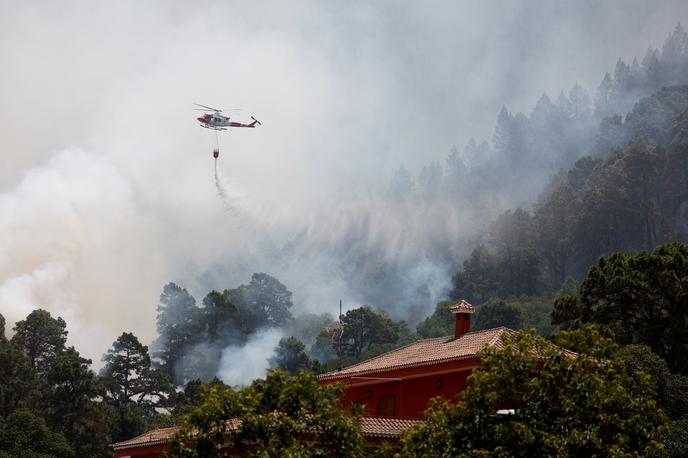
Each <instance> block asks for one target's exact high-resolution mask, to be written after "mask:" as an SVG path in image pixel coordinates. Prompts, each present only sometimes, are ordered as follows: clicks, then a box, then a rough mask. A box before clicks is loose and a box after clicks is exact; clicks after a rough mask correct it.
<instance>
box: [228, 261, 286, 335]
mask: <svg viewBox="0 0 688 458" xmlns="http://www.w3.org/2000/svg"><path fill="white" fill-rule="evenodd" d="M225 293H226V296H227V298H228V299H229V300H230V301H231V302H233V303H234V304H236V305H238V306H239V307H240V308H242V309H248V310H251V311H252V312H253V313H255V314H256V315H258V318H259V322H260V323H261V325H268V326H276V327H281V326H284V325H285V324H287V322H288V321H289V320H290V319H291V312H290V310H289V309H290V308H291V307H292V305H293V304H292V301H291V296H292V293H291V291H289V290H288V289H287V287H286V286H284V285H283V284H282V283H281V282H280V281H279V280H277V279H276V278H275V277H272V276H270V275H268V274H265V273H254V274H253V275H252V276H251V281H250V283H249V284H248V285H241V286H239V287H238V288H236V289H234V290H228V291H225Z"/></svg>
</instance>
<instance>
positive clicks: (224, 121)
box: [194, 103, 262, 130]
mask: <svg viewBox="0 0 688 458" xmlns="http://www.w3.org/2000/svg"><path fill="white" fill-rule="evenodd" d="M194 105H197V106H199V107H202V108H196V109H197V110H198V111H208V110H210V111H212V113H204V114H203V116H201V117H199V118H196V120H197V121H199V122H200V123H201V124H200V125H201V127H205V128H206V129H212V130H227V128H228V127H251V128H254V127H256V124H258V125H262V124H261V123H260V121H258V120H257V119H256V118H254V117H253V116H251V119H253V122H252V123H250V124H243V123H240V122H234V121H230V120H229V116H224V115H222V114H220V113H222V110H220V109H219V108H212V107H208V106H206V105H201V104H200V103H196V104H194Z"/></svg>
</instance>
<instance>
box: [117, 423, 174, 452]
mask: <svg viewBox="0 0 688 458" xmlns="http://www.w3.org/2000/svg"><path fill="white" fill-rule="evenodd" d="M177 431H179V426H163V427H161V428H156V429H154V430H152V431H148V432H147V433H145V434H141V435H140V436H136V437H132V438H131V439H128V440H125V441H122V442H115V443H114V444H111V445H110V447H112V448H113V449H115V450H122V449H125V448H132V447H139V446H142V445H156V444H166V443H168V442H172V439H173V438H174V435H175V434H177Z"/></svg>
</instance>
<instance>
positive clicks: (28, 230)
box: [0, 148, 159, 360]
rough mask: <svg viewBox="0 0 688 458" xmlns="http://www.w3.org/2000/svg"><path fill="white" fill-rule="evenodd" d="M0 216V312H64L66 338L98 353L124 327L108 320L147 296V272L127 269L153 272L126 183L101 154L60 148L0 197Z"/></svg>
mask: <svg viewBox="0 0 688 458" xmlns="http://www.w3.org/2000/svg"><path fill="white" fill-rule="evenodd" d="M0 214H2V215H3V217H2V219H0V253H2V255H1V256H0V313H2V314H3V315H4V316H5V317H6V319H7V321H8V323H14V322H16V321H17V320H22V319H24V318H26V316H27V315H28V314H29V313H30V312H31V310H33V309H35V308H44V309H46V310H48V311H49V312H51V313H52V314H53V316H62V317H63V318H64V319H65V320H66V321H67V323H68V331H69V333H70V334H69V341H70V343H72V344H74V345H76V346H77V348H78V349H80V350H82V351H84V352H85V353H86V355H87V356H89V357H91V358H93V359H96V360H97V359H99V355H100V353H102V352H103V351H104V350H105V349H107V348H108V346H109V345H110V344H111V343H112V341H113V340H114V337H115V334H116V333H117V332H118V331H119V332H122V330H121V329H120V330H113V329H109V328H110V326H109V323H110V322H119V321H120V316H121V315H122V314H123V313H125V314H127V315H128V313H127V312H126V311H127V310H132V309H131V308H130V304H132V303H133V304H136V303H137V302H139V303H140V302H143V301H144V300H145V301H148V300H149V299H148V298H145V299H144V298H143V297H141V296H140V295H138V294H137V292H140V291H142V289H141V286H142V285H145V284H146V283H147V282H148V279H147V278H145V277H141V276H138V275H131V274H130V273H131V272H132V266H138V267H144V266H145V267H144V268H145V269H147V270H148V272H149V275H150V276H151V277H153V278H154V277H156V276H157V275H156V273H157V272H158V271H159V266H158V263H157V259H158V257H157V256H156V254H155V252H156V249H155V247H156V244H155V242H154V240H153V239H154V238H153V237H152V236H151V234H150V233H148V232H147V231H146V228H147V225H146V224H145V223H146V218H145V217H144V216H142V215H141V213H140V209H138V208H137V204H136V202H135V200H134V198H133V195H132V192H131V188H130V185H129V183H128V181H127V180H126V179H125V178H124V177H123V176H122V175H121V174H120V173H119V172H118V171H117V169H116V168H115V167H113V166H112V164H111V163H109V162H108V161H107V160H106V159H104V158H102V157H99V156H97V155H95V154H93V153H89V152H86V151H83V150H80V149H76V148H71V149H67V150H65V151H62V152H60V153H58V154H56V155H55V156H54V157H52V158H51V159H49V160H48V161H46V162H45V163H43V164H41V165H39V166H37V167H35V168H33V169H31V170H30V171H28V172H27V173H26V174H25V175H24V178H23V179H22V180H21V181H20V182H19V183H18V184H17V186H15V187H14V188H13V189H10V190H8V191H7V192H5V193H2V194H0ZM143 247H147V250H145V249H143ZM153 288H154V289H153V290H154V291H155V290H157V287H153ZM145 289H146V288H145V287H144V288H143V290H145ZM151 312H152V311H151ZM151 315H152V313H147V312H146V311H145V310H144V311H141V312H140V313H138V314H133V315H130V316H128V317H127V319H128V324H129V326H130V328H133V329H141V328H142V326H141V325H142V324H143V320H145V321H146V323H145V325H146V327H149V326H150V320H151V319H152V318H153V317H152V316H151Z"/></svg>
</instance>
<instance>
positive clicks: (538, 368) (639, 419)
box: [402, 328, 667, 457]
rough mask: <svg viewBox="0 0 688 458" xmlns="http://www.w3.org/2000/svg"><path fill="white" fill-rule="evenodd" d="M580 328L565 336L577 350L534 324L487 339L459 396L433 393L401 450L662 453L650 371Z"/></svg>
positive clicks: (438, 453)
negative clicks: (628, 364)
mask: <svg viewBox="0 0 688 458" xmlns="http://www.w3.org/2000/svg"><path fill="white" fill-rule="evenodd" d="M576 332H577V333H579V334H582V335H581V336H572V335H570V333H566V332H563V333H562V334H563V336H562V340H561V341H562V342H563V343H566V342H567V341H574V342H578V341H581V340H583V341H585V342H586V343H587V345H586V346H585V348H587V350H588V351H587V352H585V353H581V354H579V355H578V356H576V355H574V354H571V353H568V352H566V351H565V350H564V349H563V348H559V347H556V346H554V345H552V343H550V342H549V341H547V340H545V339H544V338H542V337H540V336H538V335H537V334H536V333H534V332H519V333H517V334H515V335H512V336H510V337H507V338H506V339H505V340H504V345H503V347H502V348H497V347H488V348H487V349H486V350H484V351H483V352H482V353H481V355H480V359H481V362H482V364H481V366H480V367H479V368H477V369H476V370H475V371H474V372H473V374H472V375H471V376H470V377H469V379H468V380H469V381H468V385H467V387H466V389H465V390H464V391H462V392H461V394H460V395H459V402H458V404H457V403H454V402H449V401H445V400H441V399H439V398H438V399H437V400H435V401H434V402H433V403H432V405H431V407H430V409H429V410H428V412H427V413H426V418H425V423H424V424H422V425H420V426H418V427H416V428H415V429H414V430H412V431H411V432H410V433H409V434H408V435H407V436H406V437H405V438H404V439H403V449H402V456H418V457H420V456H433V457H449V456H451V457H455V456H457V457H458V456H621V455H626V454H628V455H635V456H652V455H658V454H659V453H660V452H661V451H662V444H661V442H660V437H661V433H662V431H663V429H664V428H665V427H666V425H667V423H666V417H665V416H664V414H663V413H662V411H661V410H660V409H659V408H658V406H657V403H656V402H655V400H654V399H653V398H652V396H653V390H652V385H651V382H650V379H649V377H648V376H647V374H644V373H642V372H632V373H629V372H628V371H627V370H626V368H625V365H624V362H623V360H622V359H620V358H619V357H618V347H616V346H615V344H614V343H613V342H612V341H611V339H608V338H604V337H603V336H601V335H600V334H599V333H597V331H596V330H595V329H594V328H586V329H584V330H582V331H576ZM579 347H583V345H579ZM605 356H611V358H606V357H605ZM499 409H513V410H512V411H511V413H510V414H506V415H502V414H498V410H499Z"/></svg>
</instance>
